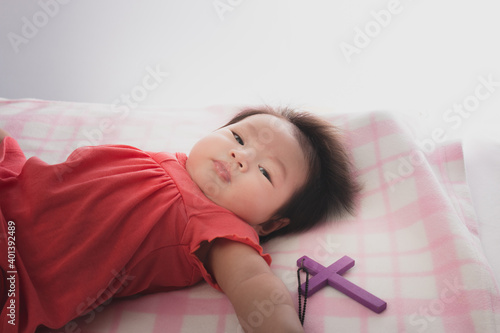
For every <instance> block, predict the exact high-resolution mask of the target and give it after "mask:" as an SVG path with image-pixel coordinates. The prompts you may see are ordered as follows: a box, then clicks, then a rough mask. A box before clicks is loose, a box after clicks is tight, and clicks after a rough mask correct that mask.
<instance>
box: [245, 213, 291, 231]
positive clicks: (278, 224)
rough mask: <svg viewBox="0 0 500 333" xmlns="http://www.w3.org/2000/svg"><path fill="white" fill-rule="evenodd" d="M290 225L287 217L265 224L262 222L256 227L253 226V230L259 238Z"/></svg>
mask: <svg viewBox="0 0 500 333" xmlns="http://www.w3.org/2000/svg"><path fill="white" fill-rule="evenodd" d="M289 223H290V219H289V218H287V217H283V218H280V219H277V220H271V221H267V222H263V223H261V224H258V225H254V226H253V228H254V229H255V231H257V234H259V236H267V235H269V234H270V233H272V232H275V231H276V230H279V229H281V228H283V227H286V226H287V225H288V224H289Z"/></svg>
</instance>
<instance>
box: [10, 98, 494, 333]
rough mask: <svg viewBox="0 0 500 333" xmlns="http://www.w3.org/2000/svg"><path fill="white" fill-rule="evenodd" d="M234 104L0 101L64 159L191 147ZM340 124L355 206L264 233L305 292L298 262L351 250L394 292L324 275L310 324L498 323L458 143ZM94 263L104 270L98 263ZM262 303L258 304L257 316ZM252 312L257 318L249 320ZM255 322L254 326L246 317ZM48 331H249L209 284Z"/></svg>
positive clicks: (390, 117)
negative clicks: (85, 151)
mask: <svg viewBox="0 0 500 333" xmlns="http://www.w3.org/2000/svg"><path fill="white" fill-rule="evenodd" d="M236 111H237V109H236V108H232V107H210V108H204V109H196V110H194V109H189V110H187V109H183V110H171V109H161V108H152V107H137V108H130V107H128V106H124V105H123V106H120V107H117V106H109V105H97V104H78V103H66V102H47V101H39V100H15V101H10V100H0V127H2V128H4V129H5V130H7V131H8V132H10V133H11V134H12V136H13V137H15V138H16V139H17V140H18V142H19V143H20V145H21V147H22V148H23V149H24V151H25V153H26V155H27V156H32V155H37V156H39V157H40V158H42V159H43V160H45V161H46V162H48V163H56V162H62V161H63V160H64V159H65V158H66V157H67V156H68V155H69V153H70V152H71V151H72V150H74V149H75V148H77V147H79V146H82V145H97V144H106V143H120V144H130V145H134V146H137V147H139V148H141V149H145V150H152V151H155V150H158V151H162V150H163V151H171V152H173V151H183V152H188V151H189V148H190V147H191V146H192V144H193V143H194V142H195V141H196V140H197V139H199V138H200V137H202V136H203V135H205V134H207V133H208V132H210V131H212V130H214V129H216V128H217V127H219V126H221V125H222V124H223V123H224V122H225V121H227V120H228V118H229V117H230V115H231V114H233V113H234V112H236ZM325 118H326V119H328V120H329V121H332V122H334V123H335V124H337V125H339V126H340V127H341V128H342V129H343V131H344V136H345V139H346V142H347V144H348V145H349V147H350V149H351V152H352V157H353V160H354V162H355V165H356V167H357V169H358V174H359V175H358V177H359V179H360V181H361V182H362V183H363V184H364V190H363V192H362V194H361V196H360V198H359V205H358V206H359V208H358V213H357V215H356V216H355V217H349V218H345V219H344V220H342V221H336V222H333V221H332V222H330V223H327V224H326V225H324V226H322V227H320V228H316V229H314V230H312V231H310V232H307V233H304V234H302V235H298V236H289V237H284V238H280V239H275V240H272V241H270V242H269V243H268V244H265V250H266V251H268V252H269V253H270V254H271V255H272V257H273V264H272V266H271V267H272V269H273V271H274V272H275V273H276V274H277V275H278V276H279V277H280V278H281V279H282V280H283V281H284V283H285V284H286V285H287V286H288V288H289V290H290V292H291V293H292V294H293V296H294V297H295V298H296V297H297V276H296V270H297V267H296V261H297V259H298V258H300V257H301V256H303V255H307V256H309V257H310V258H312V259H314V260H316V261H317V262H319V263H321V264H322V265H323V266H325V267H326V266H328V265H330V264H332V263H333V262H335V261H336V260H338V259H340V258H341V257H343V256H344V255H348V256H349V257H351V258H353V259H354V260H355V261H356V264H355V266H354V267H353V268H351V269H350V270H348V271H347V272H346V273H345V274H344V277H345V278H346V279H348V280H349V281H351V282H353V283H355V284H357V285H358V286H360V287H362V288H364V289H366V290H368V291H369V292H371V293H372V294H374V295H376V296H378V297H379V298H381V299H383V300H384V301H386V302H387V309H386V310H385V311H384V312H382V313H381V314H376V313H374V312H372V311H370V310H369V309H367V308H365V307H363V306H362V305H360V304H359V303H357V302H355V301H354V300H352V299H351V298H349V297H347V296H345V295H344V294H342V293H340V292H338V291H337V290H335V289H333V288H331V287H329V286H327V287H324V288H323V289H321V290H320V291H318V292H317V293H315V294H314V295H313V296H311V297H310V298H309V299H308V301H307V312H306V318H305V324H304V328H305V331H306V332H333V331H335V332H453V333H455V332H496V331H497V330H498V331H500V329H499V328H500V297H499V292H498V288H497V285H496V282H495V280H494V278H493V275H492V274H491V270H490V266H489V264H488V262H487V260H486V259H485V257H484V255H483V252H482V249H481V243H480V241H479V238H478V231H477V224H476V220H475V215H474V209H473V206H472V203H471V200H470V197H469V193H468V188H467V185H466V183H465V174H464V167H463V155H462V149H461V145H460V144H459V143H447V144H440V143H438V142H436V138H428V139H426V140H424V141H421V142H417V140H416V139H415V136H414V134H413V133H414V130H415V128H414V126H413V125H412V124H410V123H409V122H406V121H405V120H404V119H401V118H399V117H396V116H395V115H394V114H391V113H384V112H368V113H363V114H355V115H333V114H331V115H327V116H325ZM96 269H99V268H98V267H96ZM259 315H261V316H262V315H265V310H264V309H263V311H262V313H260V314H255V318H258V316H259ZM255 318H253V319H252V318H249V323H250V324H251V323H252V320H253V321H255ZM249 327H251V325H250V326H249ZM40 331H43V332H68V331H69V332H85V333H118V332H120V333H122V332H134V333H135V332H142V333H150V332H151V333H153V332H155V333H156V332H158V333H159V332H240V331H242V330H241V327H240V326H239V324H238V321H237V319H236V317H235V315H234V311H233V309H232V307H231V304H230V303H229V301H228V300H227V299H226V298H225V297H224V295H223V294H222V293H219V292H217V291H215V290H213V289H212V288H210V287H209V286H208V285H207V284H205V283H201V284H199V285H196V286H194V287H191V288H188V289H185V290H179V291H175V292H169V293H162V294H155V295H147V296H142V297H137V298H134V299H121V300H120V299H117V300H113V301H112V302H110V303H108V304H106V305H105V306H102V307H100V308H98V309H96V310H95V311H92V312H91V313H88V314H86V315H84V316H83V317H81V318H79V319H78V320H76V321H74V322H72V323H69V324H68V325H67V326H66V327H63V328H61V329H59V330H46V329H45V330H40Z"/></svg>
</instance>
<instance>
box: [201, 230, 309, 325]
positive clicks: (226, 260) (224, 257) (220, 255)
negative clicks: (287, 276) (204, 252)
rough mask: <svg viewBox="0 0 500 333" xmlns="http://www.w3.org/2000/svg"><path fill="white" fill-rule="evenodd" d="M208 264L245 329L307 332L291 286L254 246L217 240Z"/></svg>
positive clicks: (211, 250)
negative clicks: (275, 272)
mask: <svg viewBox="0 0 500 333" xmlns="http://www.w3.org/2000/svg"><path fill="white" fill-rule="evenodd" d="M208 266H209V269H210V271H211V273H212V274H213V276H214V277H215V279H216V281H217V283H218V284H219V286H220V287H221V289H222V290H223V291H224V293H225V294H226V295H227V297H228V298H229V300H230V301H231V303H232V304H233V307H234V309H235V311H236V315H237V317H238V320H239V321H240V324H241V326H242V327H243V329H244V330H245V332H273V333H275V332H276V333H278V332H287V333H289V332H290V333H291V332H304V331H303V329H302V326H301V324H300V321H299V318H298V315H297V312H296V311H295V307H294V303H293V301H292V297H291V295H290V293H289V292H288V289H287V288H286V286H285V285H284V284H283V282H282V281H281V280H280V279H279V278H278V277H277V276H275V275H274V274H273V273H272V271H271V269H270V268H269V266H268V265H267V263H266V262H265V260H264V259H263V258H262V257H261V256H260V255H259V254H258V253H257V252H256V251H255V250H254V249H253V248H251V247H250V246H247V245H245V244H242V243H238V242H233V241H229V240H224V239H218V240H215V241H214V244H213V246H212V248H211V249H210V253H209V257H208Z"/></svg>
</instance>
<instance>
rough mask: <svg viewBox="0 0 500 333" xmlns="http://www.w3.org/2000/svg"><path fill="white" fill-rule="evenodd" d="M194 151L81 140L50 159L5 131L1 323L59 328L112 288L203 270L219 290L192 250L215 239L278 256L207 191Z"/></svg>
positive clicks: (129, 289) (136, 287)
mask: <svg viewBox="0 0 500 333" xmlns="http://www.w3.org/2000/svg"><path fill="white" fill-rule="evenodd" d="M186 160H187V157H186V155H184V154H179V153H177V154H175V155H172V154H166V153H148V152H144V151H141V150H139V149H136V148H133V147H129V146H118V145H113V146H98V147H83V148H79V149H77V150H75V151H74V152H73V153H72V154H71V155H70V156H69V157H68V159H67V160H66V162H64V163H61V164H56V165H48V164H46V163H44V162H42V161H41V160H40V159H38V158H35V157H34V158H30V159H28V160H26V158H25V157H24V154H23V153H22V151H21V149H20V148H19V146H18V144H17V142H16V141H15V140H14V139H12V138H10V137H6V138H5V139H4V140H3V142H2V143H0V235H6V236H5V237H0V267H1V268H2V270H3V275H4V281H3V285H2V282H0V288H1V289H0V291H1V292H2V293H1V294H0V298H2V297H3V301H4V302H5V304H4V305H3V310H2V313H1V318H0V328H1V330H0V331H2V332H34V331H35V329H36V327H37V326H38V325H45V326H47V327H49V328H59V327H62V326H64V325H65V324H66V323H67V322H69V321H71V320H72V319H74V318H76V317H78V316H79V315H83V314H84V313H86V312H88V311H90V310H92V309H95V308H96V307H97V306H99V305H100V304H102V303H104V302H106V300H108V299H109V298H110V297H120V296H128V295H133V294H137V293H150V292H156V291H168V290H172V289H178V288H182V287H186V286H190V285H193V284H195V283H197V282H199V281H200V280H202V279H205V280H206V281H207V282H208V283H209V284H211V285H212V286H214V287H215V288H217V289H220V288H219V287H218V285H217V283H216V282H215V281H214V280H213V278H212V277H211V276H210V274H209V273H208V272H207V271H206V270H205V268H204V267H203V264H202V263H201V261H200V260H199V259H198V257H197V256H196V255H195V254H194V252H195V251H196V250H197V249H198V248H199V246H200V243H202V242H203V241H208V242H210V241H212V240H213V239H215V238H227V239H232V240H235V241H238V242H242V243H245V244H247V245H249V246H251V247H253V248H255V249H256V250H257V251H258V252H259V253H260V255H261V256H262V257H263V258H264V259H265V260H266V261H267V262H268V264H270V262H271V259H270V257H269V255H267V254H263V252H262V248H261V247H260V246H259V244H258V236H257V234H256V232H255V231H254V229H253V228H251V227H250V226H249V225H248V224H247V223H245V222H243V221H242V220H240V219H239V218H238V217H237V216H236V215H234V214H233V213H231V212H229V211H228V210H226V209H224V208H221V207H219V206H217V205H215V204H214V203H212V202H211V201H210V200H208V199H207V198H206V197H205V196H204V195H203V193H202V192H201V191H200V190H199V188H198V187H197V186H196V184H194V182H193V181H192V180H191V178H190V177H189V174H188V173H187V171H186V168H185V165H186ZM14 237H15V238H14ZM9 242H10V243H9ZM14 245H15V251H14V249H13V246H14ZM11 282H12V283H13V284H12V283H11ZM13 294H15V295H13ZM0 301H2V300H0ZM12 302H13V303H12ZM12 304H14V312H12V311H13V310H12V309H13V308H12ZM0 306H1V304H0ZM12 313H14V315H15V317H14V318H15V321H14V323H15V326H14V325H12V323H13V322H12V321H11V320H12V318H13V317H12ZM9 315H10V316H9ZM9 321H11V323H9Z"/></svg>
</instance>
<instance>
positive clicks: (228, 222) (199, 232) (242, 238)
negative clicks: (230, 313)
mask: <svg viewBox="0 0 500 333" xmlns="http://www.w3.org/2000/svg"><path fill="white" fill-rule="evenodd" d="M190 224H193V226H194V225H196V228H193V229H192V230H193V234H192V238H191V242H190V249H191V250H190V253H191V255H192V257H193V260H194V263H195V265H196V266H197V267H198V269H199V270H200V272H201V275H202V276H203V279H204V280H205V281H207V282H208V284H210V285H211V286H212V287H214V288H215V289H217V290H221V288H220V287H219V285H218V284H217V282H216V281H215V279H214V277H213V276H212V275H211V274H210V273H209V272H208V271H207V270H206V268H205V266H204V265H203V263H202V262H201V261H200V259H199V258H198V257H197V256H196V254H195V252H196V251H197V250H198V249H199V248H200V245H201V243H202V242H204V241H207V242H212V241H213V240H215V239H217V238H225V239H229V240H232V241H235V242H240V243H243V244H246V245H248V246H250V247H251V248H253V249H254V250H255V251H257V253H259V255H260V256H261V257H262V258H263V259H264V260H265V261H266V262H267V264H268V265H271V261H272V260H271V256H270V255H269V254H267V253H264V250H263V249H262V247H261V246H260V245H259V236H258V235H257V232H256V231H255V230H254V229H253V228H252V227H251V226H250V225H248V224H247V223H245V222H244V221H242V220H241V219H239V218H238V217H237V216H235V215H234V214H232V213H230V212H220V213H209V214H203V215H200V216H195V217H193V218H192V221H190ZM221 291H222V290H221Z"/></svg>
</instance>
